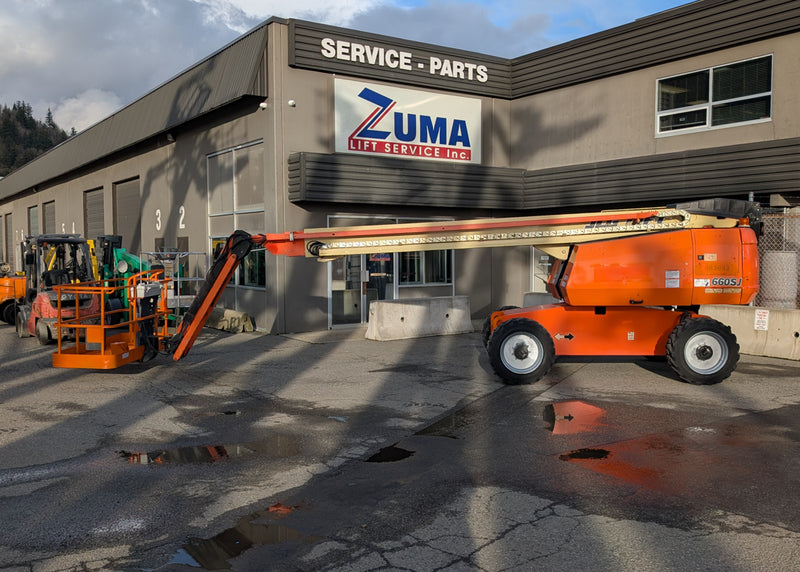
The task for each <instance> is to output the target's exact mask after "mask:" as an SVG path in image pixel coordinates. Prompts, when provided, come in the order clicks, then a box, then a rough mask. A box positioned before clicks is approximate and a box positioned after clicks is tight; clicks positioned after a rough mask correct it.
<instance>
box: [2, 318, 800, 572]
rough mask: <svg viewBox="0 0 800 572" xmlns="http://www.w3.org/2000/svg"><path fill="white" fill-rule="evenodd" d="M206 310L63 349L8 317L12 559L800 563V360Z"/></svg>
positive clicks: (78, 562)
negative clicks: (517, 361) (732, 366)
mask: <svg viewBox="0 0 800 572" xmlns="http://www.w3.org/2000/svg"><path fill="white" fill-rule="evenodd" d="M363 334H364V332H363V330H362V329H356V330H336V331H331V332H319V333H312V334H298V335H284V336H265V335H260V334H235V335H234V334H227V333H223V332H217V331H214V330H208V329H207V330H205V331H204V332H203V334H202V335H201V337H200V338H199V340H198V342H197V343H196V344H195V346H194V348H193V349H192V351H191V353H190V354H189V355H188V356H187V357H186V358H184V360H182V361H180V362H178V363H174V362H172V361H171V360H170V358H169V356H158V357H157V358H156V359H154V360H152V361H149V362H146V363H142V364H131V365H128V366H125V367H123V368H120V369H118V370H115V371H109V372H100V371H89V370H67V369H56V368H53V367H52V366H51V354H52V352H53V350H54V347H53V346H48V347H44V346H40V345H39V344H38V343H37V341H36V340H35V339H33V338H30V339H18V338H17V337H16V333H15V331H14V329H13V328H12V327H2V328H0V356H2V368H0V524H1V526H0V570H2V571H9V570H14V571H17V570H20V571H22V570H25V571H32V572H51V571H72V570H126V571H127V570H169V571H172V570H175V571H178V570H182V571H197V570H220V569H233V570H240V571H247V570H281V571H284V570H289V571H291V570H304V571H305V570H309V571H310V570H343V571H344V570H346V571H357V570H364V571H370V570H431V571H432V570H446V571H453V572H454V571H461V570H487V571H495V570H564V569H573V570H601V571H602V570H636V571H642V570H653V571H656V570H659V571H660V570H726V571H727V570H734V571H738V570H741V571H750V570H754V571H755V570H796V569H799V568H798V564H797V563H798V562H800V495H798V493H797V491H798V490H800V477H799V476H798V475H800V456H798V448H799V447H798V442H800V421H798V419H800V415H798V414H800V363H798V362H795V361H787V360H780V359H774V358H762V357H756V356H746V355H743V356H742V359H741V361H740V363H739V366H738V368H737V369H736V371H735V372H734V373H733V375H732V376H731V377H730V378H729V379H728V380H725V381H724V382H722V383H720V384H718V385H714V386H693V385H688V384H685V383H682V382H680V381H679V380H678V379H677V378H676V376H675V375H674V374H673V373H672V372H671V370H670V369H669V367H668V366H667V364H666V363H664V362H663V361H657V360H646V359H631V358H621V359H611V358H604V359H562V360H559V361H558V362H557V363H556V365H555V366H554V367H553V369H552V371H551V372H550V373H549V374H548V375H547V376H546V377H545V378H544V379H542V380H541V381H539V382H537V383H535V384H532V385H529V386H505V385H503V384H501V383H500V382H499V380H498V379H497V378H496V377H495V376H494V375H493V374H492V372H491V369H490V366H489V363H488V359H487V357H486V354H485V351H484V350H483V345H482V343H481V341H480V335H479V334H478V333H474V334H463V335H455V336H440V337H430V338H420V339H414V340H398V341H391V342H376V341H370V340H365V339H364V338H363Z"/></svg>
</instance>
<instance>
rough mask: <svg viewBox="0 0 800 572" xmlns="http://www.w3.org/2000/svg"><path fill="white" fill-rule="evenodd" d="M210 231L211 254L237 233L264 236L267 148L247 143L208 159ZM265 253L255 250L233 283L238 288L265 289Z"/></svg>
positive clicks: (246, 259) (258, 144)
mask: <svg viewBox="0 0 800 572" xmlns="http://www.w3.org/2000/svg"><path fill="white" fill-rule="evenodd" d="M206 167H207V171H206V172H207V173H208V176H207V180H208V229H209V238H210V239H211V249H212V253H213V252H214V249H215V248H217V247H218V246H219V245H220V244H224V243H225V241H226V239H227V238H228V237H229V236H230V235H231V234H232V233H233V231H234V230H244V231H246V232H249V233H251V234H258V233H261V232H264V224H265V219H264V183H263V181H264V146H263V145H262V142H261V141H254V142H252V143H246V144H244V145H239V146H237V147H232V148H230V149H225V150H223V151H218V152H216V153H212V154H210V155H208V156H207V157H206ZM265 266H266V252H265V250H264V249H263V248H260V249H253V250H252V251H250V253H249V254H248V255H247V257H245V259H244V260H243V261H242V264H241V265H240V266H239V268H238V269H237V271H236V275H235V276H234V277H233V279H232V280H231V282H232V283H233V284H236V285H238V286H246V287H253V288H264V287H266V284H267V283H266V272H265Z"/></svg>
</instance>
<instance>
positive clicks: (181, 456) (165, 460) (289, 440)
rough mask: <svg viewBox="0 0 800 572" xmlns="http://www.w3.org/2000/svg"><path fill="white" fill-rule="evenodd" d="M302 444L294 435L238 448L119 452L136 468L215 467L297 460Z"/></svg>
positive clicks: (273, 438) (189, 448) (209, 447)
mask: <svg viewBox="0 0 800 572" xmlns="http://www.w3.org/2000/svg"><path fill="white" fill-rule="evenodd" d="M300 451H301V446H300V441H299V439H297V438H296V437H294V436H293V435H277V436H275V437H272V438H271V439H269V440H267V441H259V442H253V443H239V444H234V445H204V446H194V447H177V448H175V449H156V450H153V451H147V452H141V451H118V454H119V456H120V457H122V458H123V459H127V460H128V462H129V463H132V464H136V465H150V464H158V465H164V464H175V465H185V464H191V463H214V462H217V461H221V460H224V459H229V458H232V457H241V456H244V455H253V454H255V455H260V456H265V457H270V458H273V459H279V458H286V457H293V456H295V455H298V454H300Z"/></svg>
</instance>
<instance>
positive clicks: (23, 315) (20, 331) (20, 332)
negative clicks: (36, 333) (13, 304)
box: [14, 306, 31, 338]
mask: <svg viewBox="0 0 800 572" xmlns="http://www.w3.org/2000/svg"><path fill="white" fill-rule="evenodd" d="M14 323H15V324H16V326H17V337H19V338H29V337H31V334H30V332H29V331H28V312H27V311H26V310H25V306H19V307H18V308H17V312H16V319H15V322H14Z"/></svg>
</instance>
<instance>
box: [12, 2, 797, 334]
mask: <svg viewBox="0 0 800 572" xmlns="http://www.w3.org/2000/svg"><path fill="white" fill-rule="evenodd" d="M799 195H800V3H798V2H796V1H795V0H700V1H698V2H693V3H690V4H686V5H684V6H681V7H678V8H675V9H673V10H669V11H666V12H662V13H659V14H654V15H652V16H649V17H646V18H643V19H640V20H637V21H635V22H632V23H630V24H626V25H624V26H620V27H617V28H614V29H611V30H607V31H604V32H601V33H598V34H594V35H591V36H588V37H585V38H581V39H578V40H575V41H571V42H568V43H566V44H562V45H557V46H553V47H550V48H547V49H544V50H541V51H537V52H534V53H531V54H528V55H524V56H521V57H517V58H513V59H505V58H499V57H492V56H486V55H482V54H478V53H473V52H467V51H462V50H455V49H451V48H446V47H441V46H436V45H430V44H424V43H419V42H411V41H407V40H403V39H399V38H391V37H386V36H380V35H375V34H369V33H364V32H360V31H356V30H349V29H343V28H336V27H331V26H326V25H320V24H316V23H311V22H306V21H299V20H284V19H280V18H272V19H270V20H268V21H266V22H264V23H263V24H261V25H260V26H258V27H256V28H255V29H253V30H251V31H250V32H248V33H246V34H244V35H242V36H241V37H239V38H238V39H236V40H235V41H234V42H232V43H230V44H229V45H227V46H225V47H223V48H222V49H220V50H219V51H218V52H216V53H214V54H212V55H210V56H209V57H207V58H206V59H204V60H202V61H200V62H198V63H197V64H195V65H194V66H192V67H191V68H189V69H187V70H186V71H184V72H182V73H181V74H179V75H178V76H176V77H174V78H173V79H171V80H169V81H167V82H166V83H164V84H163V85H161V86H159V87H157V88H155V89H153V90H152V91H150V92H149V93H147V94H145V95H143V96H142V97H141V98H139V99H138V100H136V101H134V102H133V103H131V104H130V105H128V106H126V107H125V108H123V109H121V110H120V111H118V112H117V113H115V114H114V115H112V116H110V117H108V118H107V119H105V120H103V121H101V122H99V123H97V124H96V125H94V126H92V127H90V128H89V129H87V130H85V131H83V132H81V133H79V134H77V135H75V136H73V137H72V138H70V139H69V140H67V141H66V142H64V143H63V144H61V145H59V146H58V147H56V148H54V149H52V150H51V151H49V152H48V153H46V154H44V155H43V156H41V157H39V158H37V159H36V160H34V161H32V162H31V163H29V164H28V165H26V166H24V167H23V168H21V169H19V170H17V171H15V172H13V173H11V174H10V175H9V176H8V177H6V178H4V179H2V180H0V218H1V219H2V234H0V236H1V237H2V249H3V250H2V252H3V254H4V258H5V259H6V260H8V261H10V262H11V263H12V265H14V266H15V267H16V268H17V269H21V266H22V261H21V260H20V253H19V247H18V245H19V243H20V241H21V240H22V239H23V237H24V236H25V235H30V234H38V233H52V232H68V233H69V232H75V233H80V234H82V235H84V236H85V237H87V238H90V239H91V238H96V237H98V236H102V235H108V234H119V235H122V236H123V246H124V247H125V248H127V249H128V250H129V251H130V252H133V253H145V252H160V251H165V250H169V251H177V252H187V253H188V252H193V253H200V254H199V255H197V256H194V257H191V256H187V257H186V262H185V263H184V264H185V268H184V272H185V273H186V275H189V276H191V275H198V274H199V273H201V272H202V269H203V268H204V267H205V264H206V263H207V262H206V259H207V258H208V257H209V256H210V255H211V253H212V252H213V250H214V247H215V245H216V244H218V243H219V242H221V241H223V240H224V239H225V238H226V237H227V236H229V235H230V234H231V232H233V231H234V230H235V229H242V230H245V231H247V232H251V233H262V232H284V231H291V230H302V229H307V228H320V227H333V226H345V225H368V224H379V223H387V222H403V221H415V220H448V219H462V218H473V217H499V216H519V215H522V214H546V213H551V212H578V211H595V210H598V209H601V208H605V207H616V208H619V207H624V206H637V207H639V206H648V205H664V204H671V203H676V202H681V201H688V200H695V199H698V198H704V197H733V198H744V199H747V198H755V199H757V200H759V201H760V202H762V203H764V204H769V203H770V201H771V202H772V203H773V204H779V205H784V204H787V205H788V204H792V202H793V201H794V200H796V199H795V197H797V196H799ZM547 262H548V261H547V257H545V256H542V255H541V254H540V253H538V252H537V251H535V250H534V249H532V248H530V247H509V248H497V249H476V250H463V251H449V250H444V251H437V252H409V253H400V254H384V253H380V252H376V253H373V254H370V255H358V256H347V257H345V258H343V259H341V260H337V261H335V262H333V263H330V264H324V265H323V264H316V263H314V262H311V261H308V260H304V259H293V258H284V257H272V256H268V255H266V254H265V252H264V251H263V250H257V251H254V252H252V253H251V254H250V255H248V258H247V259H246V260H245V262H244V264H243V265H242V266H241V268H240V269H239V270H238V272H237V275H236V277H235V279H234V281H233V282H232V283H231V284H230V286H229V287H228V288H227V291H226V292H225V295H224V297H223V300H222V304H224V305H225V307H228V308H232V309H236V310H240V311H243V312H246V313H248V314H249V315H250V316H252V317H253V318H254V320H255V324H256V326H257V327H258V328H259V329H261V330H264V331H268V332H273V333H283V332H292V331H309V330H315V329H325V328H329V327H336V326H339V325H343V324H360V323H364V322H366V320H367V319H368V312H367V308H368V304H369V302H370V301H371V300H375V299H396V298H417V297H430V296H451V295H467V296H469V300H470V306H471V311H472V314H473V316H474V317H481V316H485V315H486V314H487V313H488V312H489V311H491V310H492V309H494V308H497V307H499V306H501V305H504V304H519V303H520V302H521V300H522V294H523V293H524V292H528V291H540V290H542V287H543V281H542V278H543V277H544V275H545V274H546V267H547Z"/></svg>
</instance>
